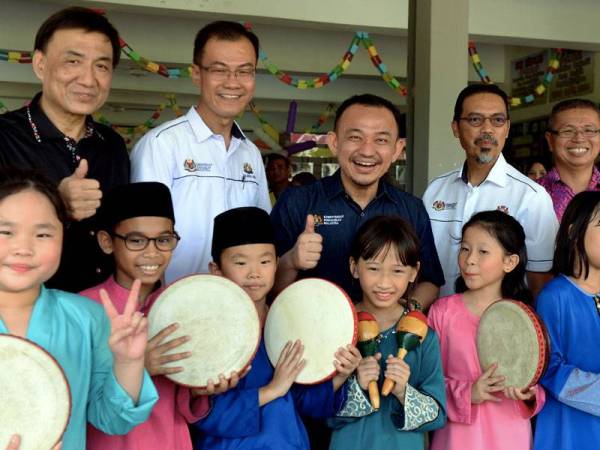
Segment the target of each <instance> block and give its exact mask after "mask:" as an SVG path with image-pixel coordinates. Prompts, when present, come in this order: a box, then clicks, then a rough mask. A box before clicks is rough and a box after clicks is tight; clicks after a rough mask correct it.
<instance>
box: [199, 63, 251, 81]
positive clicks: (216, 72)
mask: <svg viewBox="0 0 600 450" xmlns="http://www.w3.org/2000/svg"><path fill="white" fill-rule="evenodd" d="M200 67H201V68H202V70H204V71H206V72H208V74H209V75H210V76H211V77H212V78H214V79H215V80H219V81H225V80H228V79H229V77H230V76H231V74H233V76H234V77H235V78H237V79H238V80H240V81H250V80H252V79H254V77H255V76H256V69H255V68H254V67H242V68H239V69H235V70H232V69H230V68H229V67H227V66H200Z"/></svg>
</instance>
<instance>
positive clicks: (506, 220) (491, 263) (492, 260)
mask: <svg viewBox="0 0 600 450" xmlns="http://www.w3.org/2000/svg"><path fill="white" fill-rule="evenodd" d="M526 263H527V252H526V248H525V233H524V231H523V228H522V227H521V225H520V224H519V222H517V220H515V219H514V218H513V217H511V216H509V215H508V214H506V213H504V212H501V211H483V212H480V213H477V214H475V215H474V216H473V217H472V218H471V219H470V220H469V221H468V222H467V223H466V224H465V225H464V227H463V229H462V241H461V247H460V252H459V255H458V265H459V267H460V272H461V276H460V277H459V278H458V280H457V281H456V291H457V292H458V293H457V294H454V295H450V296H448V297H442V298H440V299H438V300H437V301H436V302H435V303H434V304H433V306H432V307H431V309H430V311H429V325H430V326H431V327H432V328H433V329H434V330H435V331H436V332H437V333H438V336H439V338H440V347H441V354H442V364H443V366H444V378H445V381H446V396H447V402H448V403H447V408H448V424H447V425H446V427H445V428H443V429H441V430H438V431H436V432H435V434H434V436H433V440H432V445H431V449H432V450H454V449H460V450H470V449H473V450H480V449H486V450H505V449H510V450H529V449H530V448H531V442H532V437H531V426H530V423H529V419H530V418H531V417H532V416H533V415H535V414H537V412H538V411H539V410H540V409H541V407H542V406H543V404H544V399H545V395H544V391H543V389H542V388H540V387H538V386H537V385H536V386H533V387H532V388H530V389H527V390H519V389H517V388H515V387H514V386H505V384H504V377H503V376H502V374H501V373H498V372H496V368H497V367H496V364H492V365H491V366H490V367H483V368H482V367H480V366H479V359H478V357H477V347H476V334H477V327H478V325H479V319H480V317H481V314H482V313H483V312H484V311H485V309H486V308H487V307H488V306H490V305H491V304H492V303H494V302H495V301H497V300H500V299H501V298H511V299H516V300H521V301H525V302H530V301H531V294H530V293H529V292H528V291H527V288H526V287H525V284H524V277H525V265H526Z"/></svg>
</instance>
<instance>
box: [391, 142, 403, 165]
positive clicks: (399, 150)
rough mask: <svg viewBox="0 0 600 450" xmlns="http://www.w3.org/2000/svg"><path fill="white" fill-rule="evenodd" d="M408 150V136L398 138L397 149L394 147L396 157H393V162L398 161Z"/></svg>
mask: <svg viewBox="0 0 600 450" xmlns="http://www.w3.org/2000/svg"><path fill="white" fill-rule="evenodd" d="M405 151H406V138H398V139H396V144H395V149H394V157H393V158H392V162H393V163H394V162H396V161H398V159H400V157H401V156H402V155H403V154H404V152H405Z"/></svg>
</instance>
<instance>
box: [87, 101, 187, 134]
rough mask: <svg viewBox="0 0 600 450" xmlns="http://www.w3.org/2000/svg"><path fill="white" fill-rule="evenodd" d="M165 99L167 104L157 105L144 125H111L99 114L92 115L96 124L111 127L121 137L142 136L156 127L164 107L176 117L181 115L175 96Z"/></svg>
mask: <svg viewBox="0 0 600 450" xmlns="http://www.w3.org/2000/svg"><path fill="white" fill-rule="evenodd" d="M166 97H167V100H168V103H167V104H166V105H165V104H164V103H163V104H160V105H158V107H157V108H156V109H155V110H154V112H153V113H152V114H151V115H150V117H149V118H148V119H146V120H145V121H144V123H142V124H140V125H135V126H130V127H124V126H120V125H113V124H112V123H111V122H110V121H109V120H108V119H107V118H106V117H105V116H104V115H103V114H102V113H100V112H98V113H96V114H94V119H96V120H97V121H98V122H100V123H102V124H104V125H106V126H109V127H112V128H113V129H114V130H115V131H116V132H117V133H119V134H121V135H122V136H137V135H142V134H144V133H146V132H147V131H148V130H149V129H150V128H153V127H154V126H155V125H156V121H157V120H158V119H159V117H160V115H161V114H162V112H163V111H164V110H165V108H166V107H168V108H169V109H171V110H172V111H173V112H174V113H175V115H176V116H177V117H179V116H181V114H182V113H181V110H180V108H179V105H178V104H177V99H176V98H175V96H174V95H166Z"/></svg>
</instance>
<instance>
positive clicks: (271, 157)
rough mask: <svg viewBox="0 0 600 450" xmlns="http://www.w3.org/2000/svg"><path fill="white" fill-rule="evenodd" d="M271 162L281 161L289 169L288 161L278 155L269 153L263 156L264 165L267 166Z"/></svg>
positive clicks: (286, 158)
mask: <svg viewBox="0 0 600 450" xmlns="http://www.w3.org/2000/svg"><path fill="white" fill-rule="evenodd" d="M271 161H283V162H284V163H285V166H286V167H290V159H289V158H288V157H287V156H284V155H281V154H279V153H269V154H268V155H267V156H265V165H269V163H270V162H271Z"/></svg>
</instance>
